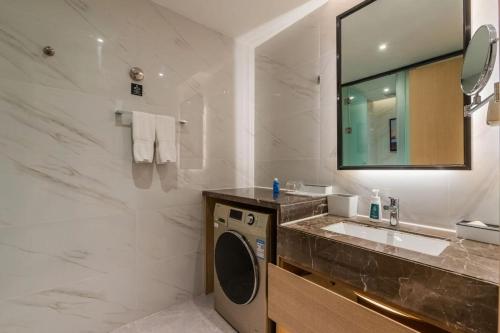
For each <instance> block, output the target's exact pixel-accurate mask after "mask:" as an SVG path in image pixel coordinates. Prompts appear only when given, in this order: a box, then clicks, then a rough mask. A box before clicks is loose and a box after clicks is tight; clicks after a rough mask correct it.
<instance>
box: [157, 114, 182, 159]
mask: <svg viewBox="0 0 500 333" xmlns="http://www.w3.org/2000/svg"><path fill="white" fill-rule="evenodd" d="M176 161H177V147H176V145H175V118H172V117H168V116H156V164H164V163H167V162H176Z"/></svg>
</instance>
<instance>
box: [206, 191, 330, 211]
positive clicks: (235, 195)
mask: <svg viewBox="0 0 500 333" xmlns="http://www.w3.org/2000/svg"><path fill="white" fill-rule="evenodd" d="M202 193H203V195H204V196H209V197H212V198H217V199H223V200H228V201H237V202H241V203H244V204H248V205H255V206H261V207H267V208H274V209H278V208H280V206H283V205H293V204H301V203H306V202H310V201H313V200H318V199H323V200H324V198H326V197H324V196H323V197H322V196H305V195H293V194H289V193H287V192H286V191H281V192H280V194H279V196H277V197H276V198H274V197H273V190H272V189H270V188H264V187H247V188H231V189H222V190H206V191H203V192H202Z"/></svg>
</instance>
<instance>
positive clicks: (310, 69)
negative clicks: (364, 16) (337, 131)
mask: <svg viewBox="0 0 500 333" xmlns="http://www.w3.org/2000/svg"><path fill="white" fill-rule="evenodd" d="M319 19H320V18H319V16H318V14H317V13H316V14H311V15H309V16H307V17H306V18H304V19H302V20H300V21H299V22H297V23H295V24H294V25H292V26H291V27H289V28H287V29H286V30H284V31H283V32H281V33H280V34H278V35H277V36H275V37H273V38H272V39H271V40H269V41H267V42H265V43H264V44H262V45H261V46H259V47H257V48H256V50H255V82H256V84H255V168H254V170H255V184H256V185H258V186H268V187H269V186H271V185H272V182H273V179H274V177H278V178H279V179H280V181H281V182H282V186H284V185H285V183H286V181H294V180H296V181H299V180H302V181H305V182H315V181H316V177H317V173H318V172H319V162H320V136H319V132H320V85H319V84H318V82H317V79H318V73H319V71H320V68H319V60H320V58H319V56H320V48H319V46H320V29H319V24H318V22H319Z"/></svg>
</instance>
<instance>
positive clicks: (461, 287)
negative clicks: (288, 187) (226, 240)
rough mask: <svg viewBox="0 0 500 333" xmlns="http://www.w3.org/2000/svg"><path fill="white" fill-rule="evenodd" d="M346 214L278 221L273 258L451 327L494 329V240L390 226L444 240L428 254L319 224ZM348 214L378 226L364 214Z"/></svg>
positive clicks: (499, 265) (497, 278) (499, 279)
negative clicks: (442, 245)
mask: <svg viewBox="0 0 500 333" xmlns="http://www.w3.org/2000/svg"><path fill="white" fill-rule="evenodd" d="M345 220H346V218H340V217H335V216H329V215H324V216H321V217H313V218H308V219H304V220H300V221H296V222H289V223H286V224H282V225H281V226H280V227H279V228H278V252H277V253H278V256H280V257H282V258H283V259H285V260H288V261H290V262H294V263H297V264H298V265H300V266H302V267H305V268H309V269H311V270H312V271H315V272H318V273H320V274H322V275H324V276H326V277H329V278H331V279H333V280H335V279H337V280H341V281H343V282H345V283H348V284H350V285H351V286H353V287H354V288H356V289H359V290H362V291H364V292H366V293H368V294H371V295H374V296H377V297H380V298H382V299H384V300H386V301H387V302H389V303H392V304H394V305H397V306H400V307H402V308H405V309H408V310H410V311H411V312H413V313H415V314H419V315H421V316H424V317H426V318H429V319H431V320H435V321H437V322H440V323H442V324H444V325H445V326H446V327H448V328H450V329H455V330H459V331H463V332H477V333H479V332H491V333H494V332H496V329H497V322H498V297H499V284H500V272H499V271H500V251H498V249H499V247H498V246H496V245H490V244H483V243H479V242H474V241H468V240H460V239H457V238H456V237H455V236H454V234H452V233H448V232H443V231H433V232H429V231H428V229H424V228H421V227H415V226H410V227H408V226H404V225H400V227H398V228H396V229H397V230H400V231H406V232H411V233H416V234H421V235H427V236H431V237H440V238H446V239H447V240H448V241H450V245H449V246H448V247H447V248H446V249H445V250H444V251H443V253H442V254H441V255H439V256H431V255H425V254H422V253H418V252H413V251H410V250H406V249H402V248H397V247H393V246H390V245H385V244H380V243H376V242H372V241H368V240H363V239H360V238H356V237H351V236H347V235H342V234H337V233H334V232H331V231H327V230H323V229H321V228H323V227H325V226H327V225H330V224H333V223H339V222H341V221H345ZM347 220H349V221H351V222H353V223H362V224H365V225H368V226H371V227H377V224H375V223H370V222H369V221H367V219H366V218H362V217H360V218H355V219H347ZM378 227H380V225H379V226H378Z"/></svg>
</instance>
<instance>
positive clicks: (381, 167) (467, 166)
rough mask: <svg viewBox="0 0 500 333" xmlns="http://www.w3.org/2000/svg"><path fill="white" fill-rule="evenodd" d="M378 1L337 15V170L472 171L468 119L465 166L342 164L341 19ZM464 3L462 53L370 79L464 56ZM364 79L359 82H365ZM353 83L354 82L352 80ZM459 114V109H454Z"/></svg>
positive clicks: (467, 122) (466, 11) (467, 33)
mask: <svg viewBox="0 0 500 333" xmlns="http://www.w3.org/2000/svg"><path fill="white" fill-rule="evenodd" d="M375 1H378V0H365V1H363V2H361V3H360V4H358V5H356V6H354V7H352V8H351V9H349V10H347V11H346V12H344V13H342V14H340V15H338V16H337V32H336V36H337V170H405V169H406V170H415V169H416V170H472V161H471V160H472V150H471V119H470V117H464V164H449V165H362V166H346V165H342V158H343V151H342V147H343V142H342V40H341V39H342V23H341V21H342V19H343V18H345V17H347V16H349V15H351V14H354V13H355V12H357V11H359V10H361V9H363V8H364V7H366V6H368V5H370V4H371V3H373V2H375ZM462 1H463V41H464V42H463V45H464V47H463V50H462V51H460V52H456V53H454V54H446V55H443V56H438V57H436V58H432V59H429V60H425V61H422V62H420V63H416V64H411V65H408V66H405V67H400V68H397V69H393V70H390V71H387V72H384V73H380V74H377V75H373V76H370V77H369V78H370V79H375V78H377V77H382V76H385V75H389V74H393V73H396V72H399V71H401V70H405V69H409V68H413V67H416V66H421V65H425V64H428V63H431V62H434V61H437V60H440V59H445V58H448V57H450V56H456V55H459V54H462V55H465V51H466V49H467V45H468V44H469V41H470V39H471V17H470V12H471V11H470V8H471V5H470V0H462ZM364 80H366V78H365V79H363V80H360V81H364ZM354 82H356V81H354ZM470 102H471V97H470V96H467V95H465V94H463V105H464V106H465V105H468V104H470ZM457 112H462V110H457Z"/></svg>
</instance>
